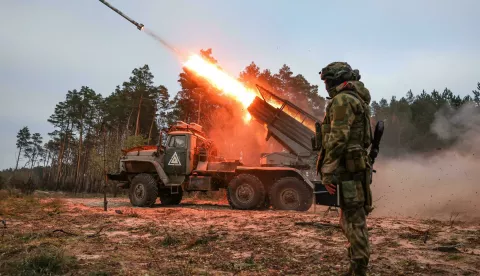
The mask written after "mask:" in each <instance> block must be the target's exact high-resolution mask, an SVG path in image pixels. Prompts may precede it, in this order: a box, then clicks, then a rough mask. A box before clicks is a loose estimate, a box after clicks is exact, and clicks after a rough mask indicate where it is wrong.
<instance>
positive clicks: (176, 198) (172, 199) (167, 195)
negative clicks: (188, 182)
mask: <svg viewBox="0 0 480 276" xmlns="http://www.w3.org/2000/svg"><path fill="white" fill-rule="evenodd" d="M182 197H183V190H182V189H181V188H179V190H178V194H172V193H171V192H170V190H169V189H168V190H167V189H165V190H161V191H160V203H161V204H162V205H178V204H180V202H181V201H182Z"/></svg>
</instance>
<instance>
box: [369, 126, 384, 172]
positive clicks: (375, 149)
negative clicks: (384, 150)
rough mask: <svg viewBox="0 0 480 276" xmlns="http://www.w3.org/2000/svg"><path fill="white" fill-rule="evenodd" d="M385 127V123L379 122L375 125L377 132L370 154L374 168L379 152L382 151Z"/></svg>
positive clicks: (374, 135)
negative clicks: (381, 142)
mask: <svg viewBox="0 0 480 276" xmlns="http://www.w3.org/2000/svg"><path fill="white" fill-rule="evenodd" d="M383 127H384V126H383V121H378V122H377V124H376V125H375V132H374V134H373V140H372V147H371V148H370V153H369V154H368V155H369V156H370V159H371V160H372V166H373V163H375V159H376V158H377V156H378V152H379V151H380V141H381V140H382V135H383V129H384V128H383ZM374 172H375V170H374Z"/></svg>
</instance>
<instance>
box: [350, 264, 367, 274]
mask: <svg viewBox="0 0 480 276" xmlns="http://www.w3.org/2000/svg"><path fill="white" fill-rule="evenodd" d="M350 267H352V268H353V274H352V275H354V276H367V275H368V274H367V268H368V266H367V264H365V262H364V261H362V260H352V261H351V264H350Z"/></svg>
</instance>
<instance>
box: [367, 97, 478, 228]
mask: <svg viewBox="0 0 480 276" xmlns="http://www.w3.org/2000/svg"><path fill="white" fill-rule="evenodd" d="M478 110H479V108H478V107H476V106H474V105H473V104H467V105H464V106H463V107H461V108H460V109H458V110H454V109H452V108H449V107H445V108H442V109H441V110H440V111H439V112H437V114H435V121H434V122H433V124H432V125H431V130H432V132H433V133H435V134H436V135H437V136H438V137H439V138H440V139H442V140H445V141H448V142H452V143H453V146H452V147H449V149H448V150H446V149H440V150H437V151H436V152H435V153H432V154H430V155H429V156H425V155H407V156H404V157H401V158H398V159H390V160H382V159H381V158H379V159H378V161H377V162H376V163H375V169H376V170H377V171H378V173H376V174H374V178H373V181H374V182H373V186H372V189H373V193H374V201H375V202H374V205H375V206H376V209H375V210H374V212H373V214H372V215H374V216H375V215H379V216H381V215H390V216H391V215H393V216H413V217H421V218H433V219H449V218H450V216H452V215H456V214H459V217H458V219H465V220H467V219H479V218H480V201H479V199H480V112H479V111H478Z"/></svg>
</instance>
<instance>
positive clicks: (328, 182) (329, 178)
mask: <svg viewBox="0 0 480 276" xmlns="http://www.w3.org/2000/svg"><path fill="white" fill-rule="evenodd" d="M332 182H333V175H332V174H324V175H323V177H322V183H323V185H324V186H325V189H327V191H328V193H329V194H331V195H333V194H334V193H335V191H336V190H337V187H336V186H335V185H334V184H332Z"/></svg>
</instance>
